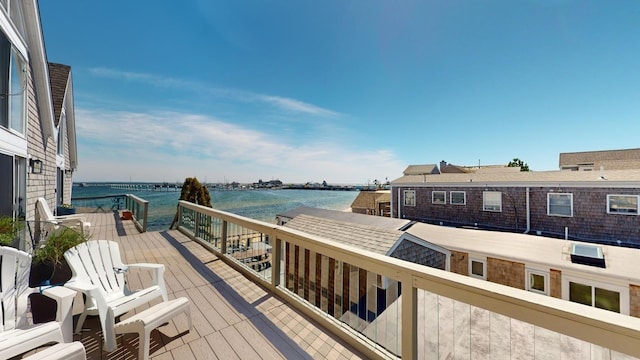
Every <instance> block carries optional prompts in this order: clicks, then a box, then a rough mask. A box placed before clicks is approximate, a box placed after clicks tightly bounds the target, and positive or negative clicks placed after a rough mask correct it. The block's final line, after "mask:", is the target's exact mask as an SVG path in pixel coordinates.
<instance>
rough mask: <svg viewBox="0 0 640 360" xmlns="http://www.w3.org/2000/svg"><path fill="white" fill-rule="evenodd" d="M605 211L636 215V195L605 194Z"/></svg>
mask: <svg viewBox="0 0 640 360" xmlns="http://www.w3.org/2000/svg"><path fill="white" fill-rule="evenodd" d="M607 213H609V214H627V215H638V195H607Z"/></svg>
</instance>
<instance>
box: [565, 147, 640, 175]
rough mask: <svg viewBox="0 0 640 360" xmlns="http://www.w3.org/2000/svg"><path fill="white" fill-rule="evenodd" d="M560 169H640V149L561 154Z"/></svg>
mask: <svg viewBox="0 0 640 360" xmlns="http://www.w3.org/2000/svg"><path fill="white" fill-rule="evenodd" d="M559 165H560V168H561V169H562V168H570V167H579V166H593V167H594V169H595V170H598V169H599V168H600V166H604V167H605V169H611V170H619V169H640V149H622V150H602V151H583V152H571V153H560V161H559Z"/></svg>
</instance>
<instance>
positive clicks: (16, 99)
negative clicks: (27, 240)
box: [0, 0, 77, 219]
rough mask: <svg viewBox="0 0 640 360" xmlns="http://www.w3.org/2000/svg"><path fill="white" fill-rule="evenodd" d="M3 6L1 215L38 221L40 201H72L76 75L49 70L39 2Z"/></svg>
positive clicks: (0, 52) (64, 70)
mask: <svg viewBox="0 0 640 360" xmlns="http://www.w3.org/2000/svg"><path fill="white" fill-rule="evenodd" d="M9 4H10V6H9ZM0 7H2V11H0V67H1V69H0V71H2V74H3V76H0V94H1V95H2V96H0V183H2V184H3V186H2V187H0V215H7V216H12V217H16V218H26V219H33V218H34V216H35V203H36V200H37V198H39V197H44V198H45V199H47V201H48V202H49V204H50V205H51V206H52V207H53V206H54V205H56V204H61V203H68V202H70V200H71V192H70V189H71V175H72V172H73V170H75V168H76V166H77V158H76V152H75V146H76V145H75V143H76V140H75V126H74V113H73V91H72V83H71V73H70V69H69V67H64V68H63V66H58V65H57V64H52V65H51V67H50V66H49V63H48V61H47V56H46V51H45V47H44V39H43V35H42V27H41V23H40V15H39V10H38V2H37V1H35V0H26V1H11V2H10V3H9V2H0ZM58 70H62V71H61V72H58ZM52 77H53V78H52ZM5 184H6V186H5Z"/></svg>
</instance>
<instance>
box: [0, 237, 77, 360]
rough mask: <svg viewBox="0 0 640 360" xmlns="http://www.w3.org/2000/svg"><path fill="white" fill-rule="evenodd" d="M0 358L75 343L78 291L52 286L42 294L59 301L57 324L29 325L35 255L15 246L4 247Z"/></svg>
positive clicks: (0, 251)
mask: <svg viewBox="0 0 640 360" xmlns="http://www.w3.org/2000/svg"><path fill="white" fill-rule="evenodd" d="M0 258H1V261H2V267H1V271H2V274H0V281H1V284H0V286H1V289H0V306H2V311H1V312H0V359H8V358H11V357H14V356H16V355H19V354H22V353H25V352H27V351H30V350H32V349H35V348H37V347H39V346H42V345H45V344H48V343H63V342H72V341H73V334H72V333H71V328H72V326H73V325H72V324H73V317H72V316H73V309H72V306H73V299H74V298H75V295H76V292H75V291H72V290H70V289H65V288H63V287H52V288H48V289H46V290H44V291H43V292H42V293H43V294H44V295H46V296H48V297H51V298H52V299H55V300H56V301H57V302H58V308H57V313H56V321H50V322H46V323H43V324H29V321H28V318H27V308H28V307H27V303H28V297H29V294H32V293H34V292H37V291H38V289H35V288H30V287H29V273H30V272H31V255H29V254H27V253H25V252H23V251H19V250H17V249H14V248H11V247H4V246H3V247H0Z"/></svg>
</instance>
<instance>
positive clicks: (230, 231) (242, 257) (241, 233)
mask: <svg viewBox="0 0 640 360" xmlns="http://www.w3.org/2000/svg"><path fill="white" fill-rule="evenodd" d="M226 245H227V255H229V256H230V257H231V258H232V259H234V260H236V261H237V262H238V263H240V264H242V265H243V266H245V267H247V268H249V269H251V270H253V271H255V272H256V273H257V274H258V275H259V276H261V277H263V278H264V279H267V280H270V279H271V271H272V268H273V266H272V265H273V264H272V263H271V261H272V260H273V256H272V253H273V250H272V245H271V243H270V239H269V236H268V234H265V233H262V232H260V231H256V230H253V229H250V228H247V227H244V226H241V225H238V224H234V223H229V224H228V225H227V237H226Z"/></svg>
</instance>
